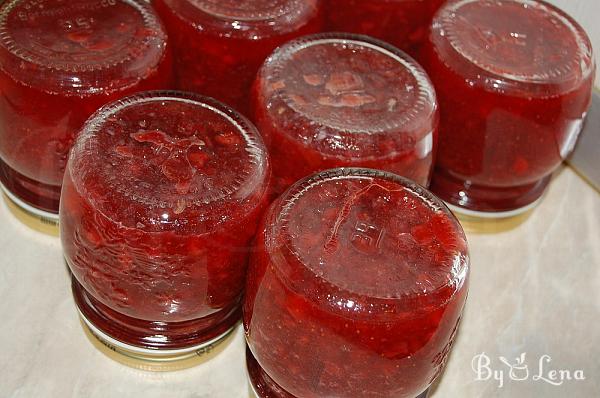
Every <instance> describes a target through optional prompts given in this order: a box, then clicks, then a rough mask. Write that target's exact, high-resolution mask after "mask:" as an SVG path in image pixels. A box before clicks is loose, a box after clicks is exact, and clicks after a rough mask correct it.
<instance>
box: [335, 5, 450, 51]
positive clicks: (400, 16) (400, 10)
mask: <svg viewBox="0 0 600 398" xmlns="http://www.w3.org/2000/svg"><path fill="white" fill-rule="evenodd" d="M324 1H325V12H326V16H327V22H326V26H327V29H328V30H331V31H336V32H351V33H360V34H363V35H369V36H372V37H376V38H378V39H381V40H383V41H386V42H388V43H391V44H393V45H394V46H396V47H398V48H400V49H402V50H404V51H406V52H408V53H409V54H410V55H412V56H417V53H418V51H419V49H420V48H421V46H422V45H423V43H424V42H425V41H426V40H427V35H428V33H429V27H430V26H431V19H432V18H433V15H434V14H435V12H436V11H437V10H438V8H439V7H440V6H441V5H442V4H443V3H444V1H445V0H324Z"/></svg>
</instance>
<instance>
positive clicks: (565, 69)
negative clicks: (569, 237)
mask: <svg viewBox="0 0 600 398" xmlns="http://www.w3.org/2000/svg"><path fill="white" fill-rule="evenodd" d="M423 62H424V64H423V65H424V67H425V69H426V70H427V71H428V72H429V75H430V76H431V78H432V80H433V83H434V86H435V88H436V91H437V94H438V99H439V102H440V110H441V119H440V145H439V153H438V159H437V163H436V170H435V172H434V177H433V181H432V186H431V189H432V191H433V192H435V193H436V194H437V195H438V196H440V197H441V198H442V199H444V200H445V201H446V202H448V203H449V204H450V205H451V206H453V209H454V210H456V211H458V212H460V213H463V214H466V215H469V216H476V217H488V218H505V217H510V216H515V215H518V214H520V213H524V212H526V211H527V210H529V209H531V208H533V207H534V206H535V204H537V203H538V202H539V201H538V199H540V198H541V196H542V194H543V193H544V191H545V189H546V187H547V185H548V183H549V182H550V179H551V175H552V173H553V172H554V171H555V170H556V169H557V168H558V167H559V165H560V164H561V162H562V161H563V160H564V159H565V158H566V157H567V156H568V155H569V153H570V152H571V150H572V149H573V147H574V145H575V143H576V141H577V138H578V135H579V133H580V131H581V128H582V125H583V121H584V118H585V116H586V113H587V111H588V109H589V106H590V102H591V92H592V87H593V79H594V75H595V73H594V72H595V63H594V58H593V56H592V48H591V45H590V41H589V38H588V37H587V36H586V34H585V32H584V31H583V30H582V28H581V27H580V26H579V25H578V24H577V23H576V22H575V21H574V20H573V19H572V18H570V17H569V16H567V15H566V14H564V13H563V12H562V11H560V10H559V9H557V8H556V7H554V6H552V5H550V4H548V3H545V2H541V1H535V0H507V1H494V0H477V1H475V0H452V1H449V2H448V3H446V5H444V6H443V7H442V8H441V9H440V11H439V13H438V14H437V15H436V17H435V19H434V23H433V29H432V33H431V37H430V42H429V44H428V45H427V46H426V47H425V49H424V53H423Z"/></svg>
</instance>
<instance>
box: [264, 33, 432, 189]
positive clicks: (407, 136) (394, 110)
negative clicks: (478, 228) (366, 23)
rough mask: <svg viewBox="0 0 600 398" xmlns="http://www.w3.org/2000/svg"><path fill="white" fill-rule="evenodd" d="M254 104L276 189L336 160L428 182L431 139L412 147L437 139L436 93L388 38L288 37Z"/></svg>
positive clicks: (334, 164)
mask: <svg viewBox="0 0 600 398" xmlns="http://www.w3.org/2000/svg"><path fill="white" fill-rule="evenodd" d="M253 106H254V120H255V122H256V124H257V126H258V127H259V129H260V131H261V132H262V133H263V135H264V136H265V137H266V141H267V144H268V145H269V146H270V147H271V149H272V153H273V162H274V164H276V165H277V167H275V168H274V172H275V177H276V183H277V188H276V190H277V191H278V192H281V191H283V190H284V189H285V188H286V187H288V186H289V185H291V184H292V183H293V182H294V181H296V180H297V179H299V178H302V177H304V176H306V175H308V174H310V173H312V172H315V171H318V170H323V169H327V168H331V167H339V166H365V167H373V168H378V169H385V170H390V171H393V172H396V173H398V174H400V175H403V176H406V177H409V178H411V179H414V180H415V181H417V182H418V183H420V184H423V185H427V184H428V181H429V175H430V171H431V167H432V157H433V149H434V145H431V146H430V148H429V149H430V150H429V152H428V153H426V154H423V153H419V154H417V152H422V151H419V150H417V148H416V146H415V145H416V143H417V142H421V141H422V140H430V141H431V142H432V143H434V142H435V140H436V127H437V102H436V98H435V93H434V90H433V87H432V85H431V83H430V81H429V79H428V78H427V76H426V75H425V73H424V72H423V70H422V69H421V68H420V67H419V66H418V65H417V64H416V62H415V61H414V60H412V58H410V57H408V56H407V55H406V54H404V53H402V52H399V51H398V50H396V49H393V48H391V47H388V46H387V45H385V44H384V43H381V42H377V41H374V40H372V39H369V38H366V37H364V36H353V35H346V34H323V35H316V36H309V37H306V38H303V39H298V40H296V41H293V42H291V43H288V44H286V45H285V46H282V47H280V48H279V49H278V50H277V51H276V52H275V53H274V54H273V55H272V56H271V57H269V59H268V60H267V61H266V62H265V64H264V65H263V67H262V69H261V71H260V73H259V75H258V77H257V80H256V82H255V85H254V90H253ZM427 137H429V138H427ZM421 149H423V148H421Z"/></svg>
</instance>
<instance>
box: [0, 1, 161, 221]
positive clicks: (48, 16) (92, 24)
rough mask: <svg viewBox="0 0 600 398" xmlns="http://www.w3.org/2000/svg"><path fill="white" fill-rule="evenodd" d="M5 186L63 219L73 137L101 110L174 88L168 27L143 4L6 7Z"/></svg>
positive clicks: (2, 14) (2, 39)
mask: <svg viewBox="0 0 600 398" xmlns="http://www.w3.org/2000/svg"><path fill="white" fill-rule="evenodd" d="M0 33H1V35H0V53H1V54H3V55H2V61H0V62H1V65H0V66H1V67H0V87H2V94H1V98H2V101H0V120H1V124H2V128H1V129H0V157H1V158H2V163H1V173H0V177H1V180H2V184H3V185H4V186H5V188H7V189H8V190H9V191H10V192H12V193H13V194H14V195H15V196H17V197H18V198H19V199H20V200H22V201H23V202H25V203H26V204H28V205H30V206H32V207H35V208H38V209H40V210H44V211H47V212H50V213H57V212H58V202H59V196H60V187H61V183H62V177H63V173H64V170H65V166H66V162H67V155H68V153H69V150H70V148H71V145H72V143H73V140H74V137H75V133H76V132H77V130H78V129H79V128H81V126H82V125H83V123H84V121H85V120H86V119H87V118H88V117H89V116H90V115H91V114H92V113H93V112H94V111H95V110H96V109H98V108H99V107H101V106H102V105H104V104H106V103H107V102H110V101H112V100H115V99H117V98H120V97H122V96H125V95H128V94H130V93H132V92H137V91H144V90H151V89H163V88H167V87H168V86H170V85H171V84H172V71H171V56H170V50H169V48H168V47H167V43H166V40H167V37H166V34H165V32H164V31H163V28H162V25H161V23H160V21H159V20H158V17H157V16H156V15H155V13H154V11H153V10H152V9H151V8H150V6H149V5H148V4H146V2H145V1H141V0H110V1H99V0H80V1H73V2H71V1H68V2H66V1H59V0H40V1H36V2H33V3H32V2H30V1H25V0H10V1H5V2H3V3H2V6H0Z"/></svg>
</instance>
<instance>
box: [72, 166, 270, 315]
mask: <svg viewBox="0 0 600 398" xmlns="http://www.w3.org/2000/svg"><path fill="white" fill-rule="evenodd" d="M263 208H264V204H262V205H259V206H257V207H256V208H255V209H254V210H253V211H252V212H250V213H249V214H246V215H244V218H243V220H241V222H240V223H238V224H236V225H235V227H234V228H230V229H228V228H227V225H226V226H225V228H223V229H221V230H219V231H217V232H215V233H212V234H204V235H194V234H179V233H177V232H176V231H168V232H163V233H144V232H142V231H139V230H132V229H131V228H126V227H123V226H121V225H119V224H118V223H115V222H112V221H110V220H109V219H107V218H106V217H105V216H104V215H103V214H101V213H100V212H98V211H97V210H95V209H94V208H93V207H92V206H91V205H90V202H89V201H87V200H86V199H85V198H83V197H82V196H81V195H80V194H79V193H78V191H77V189H76V188H75V187H74V185H73V180H72V178H71V176H70V175H69V172H68V173H67V175H66V177H65V184H64V186H63V197H62V201H61V236H62V242H63V246H64V251H65V257H66V259H67V262H68V264H69V266H70V268H71V270H72V272H73V275H74V276H75V277H76V278H77V280H78V281H79V282H80V283H81V285H82V286H83V287H84V289H85V290H86V292H88V293H89V294H90V295H92V296H93V297H94V298H95V299H96V300H98V301H99V302H101V303H102V304H103V305H106V306H107V307H109V308H110V309H111V310H114V311H116V312H119V313H121V314H123V315H126V316H129V317H132V318H136V319H141V320H148V321H164V322H182V321H188V320H193V319H197V318H201V317H205V316H209V315H211V314H214V313H216V312H218V311H220V310H222V309H224V308H228V307H230V306H231V304H232V303H235V302H237V301H238V300H239V297H240V295H241V293H242V290H243V283H244V277H245V272H246V263H247V257H248V252H249V249H248V247H249V244H250V240H251V238H252V235H253V234H254V230H255V227H256V224H257V222H258V218H259V217H260V215H261V213H262V210H263Z"/></svg>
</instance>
